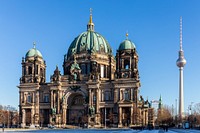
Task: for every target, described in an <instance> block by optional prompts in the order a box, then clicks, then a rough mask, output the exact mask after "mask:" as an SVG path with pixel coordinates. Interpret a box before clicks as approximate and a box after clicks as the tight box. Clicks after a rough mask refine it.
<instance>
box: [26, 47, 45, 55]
mask: <svg viewBox="0 0 200 133" xmlns="http://www.w3.org/2000/svg"><path fill="white" fill-rule="evenodd" d="M33 56H39V57H42V54H41V53H40V51H39V50H37V49H36V48H35V46H34V47H33V48H32V49H30V50H29V51H28V52H27V53H26V56H25V57H26V58H27V57H33Z"/></svg>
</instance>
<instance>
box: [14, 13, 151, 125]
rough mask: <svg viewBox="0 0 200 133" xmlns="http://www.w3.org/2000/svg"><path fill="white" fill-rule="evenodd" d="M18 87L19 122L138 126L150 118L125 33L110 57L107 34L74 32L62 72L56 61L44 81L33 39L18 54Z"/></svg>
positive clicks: (131, 45)
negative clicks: (20, 69) (51, 71)
mask: <svg viewBox="0 0 200 133" xmlns="http://www.w3.org/2000/svg"><path fill="white" fill-rule="evenodd" d="M21 64H22V76H21V78H20V84H19V86H18V88H19V114H20V124H21V126H22V127H26V126H32V125H35V126H47V125H48V124H51V125H55V126H57V127H66V126H67V125H79V126H81V125H87V126H88V127H102V126H115V127H138V126H147V125H148V124H152V123H153V115H152V108H151V107H150V104H149V102H148V100H146V101H145V100H144V99H143V98H142V96H139V88H140V79H139V71H138V54H137V51H136V46H135V44H134V43H133V42H132V41H130V40H129V39H128V34H127V37H126V39H125V40H124V41H123V42H121V43H120V44H119V48H118V50H117V52H116V56H115V57H114V56H113V54H112V48H111V47H110V45H109V43H108V42H107V41H106V39H105V38H104V37H103V36H102V35H101V34H99V33H97V32H95V31H94V23H93V21H92V15H90V19H89V22H88V24H87V31H85V32H83V33H81V34H80V35H79V36H77V37H76V38H75V39H74V40H73V41H72V43H71V45H70V47H69V48H68V52H67V54H66V55H65V56H64V62H63V72H64V73H63V74H61V73H60V71H59V69H58V67H57V66H56V68H55V71H54V73H52V76H51V77H50V82H46V62H45V60H44V59H43V56H42V54H41V53H40V51H39V50H37V49H36V47H35V45H34V47H33V48H32V49H30V50H29V51H28V52H27V53H26V55H25V58H24V57H23V58H22V63H21Z"/></svg>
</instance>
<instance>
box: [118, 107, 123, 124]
mask: <svg viewBox="0 0 200 133" xmlns="http://www.w3.org/2000/svg"><path fill="white" fill-rule="evenodd" d="M118 127H122V107H119V124H118Z"/></svg>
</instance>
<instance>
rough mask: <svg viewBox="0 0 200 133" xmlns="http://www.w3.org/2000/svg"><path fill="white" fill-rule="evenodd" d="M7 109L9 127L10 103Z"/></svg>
mask: <svg viewBox="0 0 200 133" xmlns="http://www.w3.org/2000/svg"><path fill="white" fill-rule="evenodd" d="M7 111H8V125H7V128H9V122H10V121H9V113H10V105H8V106H7Z"/></svg>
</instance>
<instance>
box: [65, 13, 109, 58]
mask: <svg viewBox="0 0 200 133" xmlns="http://www.w3.org/2000/svg"><path fill="white" fill-rule="evenodd" d="M80 53H90V54H91V53H101V54H112V49H111V47H110V45H109V43H108V42H107V41H106V39H105V38H104V37H103V36H102V35H101V34H99V33H97V32H95V31H94V24H93V22H92V15H90V20H89V23H88V25H87V31H86V32H83V33H81V34H80V35H79V36H77V37H76V38H75V39H74V41H73V42H72V43H71V45H70V47H69V49H68V53H67V58H69V57H70V56H71V55H74V54H80Z"/></svg>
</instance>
